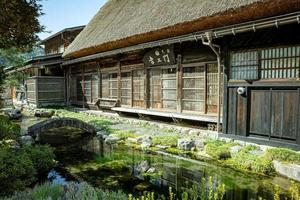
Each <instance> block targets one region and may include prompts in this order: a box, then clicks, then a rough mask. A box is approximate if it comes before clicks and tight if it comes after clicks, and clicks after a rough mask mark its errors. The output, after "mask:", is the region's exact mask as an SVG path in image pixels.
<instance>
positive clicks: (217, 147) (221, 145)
mask: <svg viewBox="0 0 300 200" xmlns="http://www.w3.org/2000/svg"><path fill="white" fill-rule="evenodd" d="M236 145H238V144H236V143H233V142H229V143H226V142H224V141H220V140H208V141H207V143H206V145H205V151H206V153H207V154H208V155H210V156H211V157H213V158H215V159H219V160H220V159H227V158H230V157H231V155H230V151H229V150H230V147H233V146H236Z"/></svg>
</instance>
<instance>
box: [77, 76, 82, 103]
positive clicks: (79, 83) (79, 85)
mask: <svg viewBox="0 0 300 200" xmlns="http://www.w3.org/2000/svg"><path fill="white" fill-rule="evenodd" d="M82 81H83V80H82V76H78V77H77V79H76V91H77V101H83V84H82Z"/></svg>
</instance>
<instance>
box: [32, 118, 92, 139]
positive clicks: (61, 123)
mask: <svg viewBox="0 0 300 200" xmlns="http://www.w3.org/2000/svg"><path fill="white" fill-rule="evenodd" d="M65 126H70V127H74V128H79V129H81V130H83V131H85V132H87V133H90V134H96V132H97V130H96V128H95V127H94V126H93V125H91V124H88V123H86V122H84V121H81V120H79V119H75V118H55V119H49V120H46V121H42V122H39V123H37V124H34V125H32V126H30V127H28V129H27V133H28V135H30V136H32V137H33V138H37V139H38V138H39V135H40V134H41V133H43V132H45V131H47V130H49V129H52V128H60V127H65Z"/></svg>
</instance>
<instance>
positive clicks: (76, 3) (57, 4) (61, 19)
mask: <svg viewBox="0 0 300 200" xmlns="http://www.w3.org/2000/svg"><path fill="white" fill-rule="evenodd" d="M106 1H107V0H42V1H41V2H40V3H41V4H42V6H43V7H42V10H43V13H44V15H43V16H41V17H40V18H39V20H40V23H41V25H43V26H45V27H46V31H47V32H48V31H49V32H50V33H40V34H38V36H39V37H40V39H45V38H47V37H48V36H50V35H52V34H54V33H56V32H59V31H61V30H62V29H64V28H69V27H73V26H81V25H86V24H87V23H88V22H89V21H90V20H91V19H92V17H93V16H94V15H95V14H96V13H97V11H98V10H99V9H100V8H101V6H102V5H103V4H104V3H105V2H106Z"/></svg>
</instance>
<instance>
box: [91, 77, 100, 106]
mask: <svg viewBox="0 0 300 200" xmlns="http://www.w3.org/2000/svg"><path fill="white" fill-rule="evenodd" d="M98 97H99V78H98V74H93V75H92V102H96V101H97V100H98Z"/></svg>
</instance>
